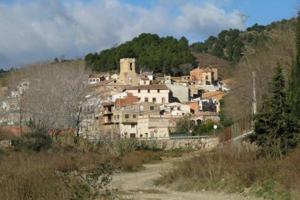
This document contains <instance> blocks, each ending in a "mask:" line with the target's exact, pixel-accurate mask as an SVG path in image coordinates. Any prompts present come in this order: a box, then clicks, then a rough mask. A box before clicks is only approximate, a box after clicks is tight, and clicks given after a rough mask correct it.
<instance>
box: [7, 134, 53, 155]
mask: <svg viewBox="0 0 300 200" xmlns="http://www.w3.org/2000/svg"><path fill="white" fill-rule="evenodd" d="M12 144H13V146H15V147H16V149H18V150H20V149H29V150H34V151H41V150H47V149H49V148H51V145H52V140H51V137H50V136H49V135H47V134H44V133H36V132H34V133H28V134H25V135H23V136H22V137H21V138H19V139H16V140H13V142H12Z"/></svg>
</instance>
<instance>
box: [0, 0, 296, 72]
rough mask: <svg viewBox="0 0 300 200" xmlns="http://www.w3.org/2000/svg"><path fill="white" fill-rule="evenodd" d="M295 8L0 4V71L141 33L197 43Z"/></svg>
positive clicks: (276, 0) (284, 3) (220, 1)
mask: <svg viewBox="0 0 300 200" xmlns="http://www.w3.org/2000/svg"><path fill="white" fill-rule="evenodd" d="M299 8H300V2H299V1H297V0H145V1H142V0H0V47H1V48H0V68H1V67H2V68H3V67H4V68H7V67H11V66H19V65H22V64H26V63H32V62H36V61H43V60H49V59H53V58H54V57H60V56H65V57H67V58H75V57H82V56H84V55H85V54H86V53H89V52H96V51H101V50H102V49H104V48H110V47H112V46H114V45H116V44H120V43H122V42H124V41H128V40H130V39H132V38H133V37H135V36H137V35H139V34H140V33H142V32H150V33H157V34H159V35H161V36H165V35H173V36H175V37H181V36H186V37H187V38H188V39H189V40H190V41H191V42H194V41H199V40H200V41H201V40H204V39H206V38H207V37H208V36H210V35H217V34H218V33H219V32H220V31H221V30H224V29H229V28H238V29H241V30H243V29H245V28H246V27H248V26H251V25H253V24H255V23H258V24H263V25H265V24H269V23H271V22H272V21H277V20H281V19H288V18H291V17H294V16H295V15H296V13H297V9H299Z"/></svg>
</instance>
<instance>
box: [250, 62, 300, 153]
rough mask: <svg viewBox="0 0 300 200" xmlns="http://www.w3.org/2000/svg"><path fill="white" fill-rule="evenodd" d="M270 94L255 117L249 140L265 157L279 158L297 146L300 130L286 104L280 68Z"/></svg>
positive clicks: (283, 80) (276, 72)
mask: <svg viewBox="0 0 300 200" xmlns="http://www.w3.org/2000/svg"><path fill="white" fill-rule="evenodd" d="M271 93H272V95H271V97H270V98H268V99H267V100H266V101H265V102H264V105H263V108H262V110H261V112H260V113H259V114H258V115H257V116H256V117H255V127H254V132H255V134H254V135H253V136H251V138H250V139H251V140H252V142H255V143H256V144H257V145H259V146H260V147H261V148H262V150H263V151H264V152H265V153H266V154H267V155H271V156H281V155H284V154H287V153H288V152H289V150H290V149H293V148H295V147H296V146H297V143H298V133H299V130H300V129H299V124H298V120H295V117H294V115H292V112H291V109H290V106H289V104H288V102H287V95H286V89H285V79H284V76H283V73H282V69H281V68H280V67H277V68H276V71H275V75H274V77H273V80H272V90H271Z"/></svg>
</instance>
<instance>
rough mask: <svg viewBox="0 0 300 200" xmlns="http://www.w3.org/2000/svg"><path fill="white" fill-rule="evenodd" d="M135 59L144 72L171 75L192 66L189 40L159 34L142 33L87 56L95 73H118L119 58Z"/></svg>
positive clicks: (87, 62) (192, 58) (87, 60)
mask: <svg viewBox="0 0 300 200" xmlns="http://www.w3.org/2000/svg"><path fill="white" fill-rule="evenodd" d="M124 57H135V58H137V61H138V66H139V67H140V69H142V70H150V71H154V72H164V73H166V74H172V72H173V71H177V70H178V67H179V65H180V64H185V63H193V62H194V60H195V58H194V57H193V55H192V54H191V51H190V48H189V44H188V40H187V39H186V38H185V37H182V38H180V39H179V40H178V39H176V38H174V37H170V36H168V37H159V36H158V35H156V34H149V33H143V34H141V35H139V36H138V37H136V38H134V39H133V40H131V41H128V42H126V43H124V44H121V45H119V46H117V47H114V48H111V49H106V50H103V51H101V52H100V53H94V54H93V53H90V54H87V55H86V56H85V61H86V64H87V66H88V67H90V68H91V69H93V70H95V71H109V70H116V69H118V66H119V59H120V58H124Z"/></svg>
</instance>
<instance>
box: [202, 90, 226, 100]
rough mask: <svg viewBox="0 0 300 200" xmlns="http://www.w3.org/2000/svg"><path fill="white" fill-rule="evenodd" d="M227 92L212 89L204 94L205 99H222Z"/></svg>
mask: <svg viewBox="0 0 300 200" xmlns="http://www.w3.org/2000/svg"><path fill="white" fill-rule="evenodd" d="M225 94H226V93H225V92H222V91H211V92H205V93H203V94H202V98H203V99H216V100H218V101H219V100H221V99H222V98H223V97H224V96H225Z"/></svg>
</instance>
